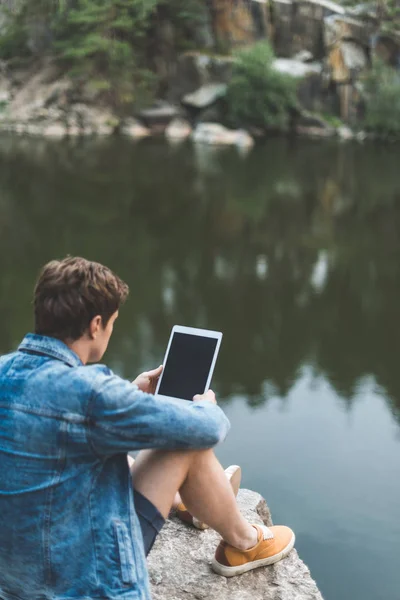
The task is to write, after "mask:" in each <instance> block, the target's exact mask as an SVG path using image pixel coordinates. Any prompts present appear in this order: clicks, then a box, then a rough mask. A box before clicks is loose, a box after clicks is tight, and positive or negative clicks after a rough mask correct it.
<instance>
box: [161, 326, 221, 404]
mask: <svg viewBox="0 0 400 600" xmlns="http://www.w3.org/2000/svg"><path fill="white" fill-rule="evenodd" d="M175 333H187V334H189V335H198V336H200V337H209V338H214V339H215V340H217V345H216V346H215V351H214V356H213V360H212V363H211V367H210V371H209V373H208V378H207V383H206V386H205V389H204V390H203V392H199V393H202V394H204V393H205V392H206V391H207V390H208V389H209V385H210V383H211V378H212V376H213V373H214V368H215V363H216V362H217V356H218V352H219V348H220V346H221V340H222V333H221V332H220V331H211V330H209V329H198V328H196V327H185V326H183V325H174V327H173V328H172V331H171V335H170V336H169V341H168V346H167V350H166V352H165V356H164V362H163V365H164V367H165V365H166V364H167V360H168V354H169V350H170V348H171V343H172V340H173V337H174V334H175ZM163 375H164V370H163V372H162V373H161V376H160V379H159V380H158V383H157V388H156V391H155V395H156V396H157V398H160V399H170V398H174V399H176V400H182V401H186V402H191V400H187V399H186V398H175V396H164V395H163V394H159V393H158V390H159V389H160V386H161V382H162V378H163Z"/></svg>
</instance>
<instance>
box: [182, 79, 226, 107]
mask: <svg viewBox="0 0 400 600" xmlns="http://www.w3.org/2000/svg"><path fill="white" fill-rule="evenodd" d="M227 87H228V86H227V85H226V84H225V83H208V84H206V85H203V86H201V87H200V88H199V89H198V90H196V91H195V92H193V93H191V94H186V95H185V96H184V97H183V99H182V102H183V104H186V105H187V106H193V107H194V108H206V107H207V106H210V105H211V104H214V102H216V101H217V100H218V98H221V97H222V96H225V94H226V90H227Z"/></svg>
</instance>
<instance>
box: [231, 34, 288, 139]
mask: <svg viewBox="0 0 400 600" xmlns="http://www.w3.org/2000/svg"><path fill="white" fill-rule="evenodd" d="M273 60H274V54H273V51H272V49H271V47H270V45H269V44H268V43H266V42H259V43H258V44H255V45H254V46H252V47H251V48H249V49H246V50H242V51H240V52H239V53H238V54H237V56H236V62H235V64H234V67H233V75H232V80H231V82H230V84H229V86H228V91H227V96H226V101H227V105H228V114H229V118H230V120H231V121H232V122H233V123H234V124H235V125H239V126H254V127H260V128H263V129H265V128H277V129H287V128H288V126H289V123H290V116H291V113H292V111H293V110H294V109H295V108H296V107H297V98H296V86H297V82H296V79H295V78H293V77H291V76H290V75H284V74H282V73H279V72H277V71H276V70H275V69H274V68H273Z"/></svg>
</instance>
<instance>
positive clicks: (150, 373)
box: [146, 365, 164, 379]
mask: <svg viewBox="0 0 400 600" xmlns="http://www.w3.org/2000/svg"><path fill="white" fill-rule="evenodd" d="M163 368H164V367H163V366H162V365H160V366H159V367H157V369H153V370H152V371H147V373H146V376H147V377H150V378H151V379H154V378H158V377H160V375H161V373H162V370H163Z"/></svg>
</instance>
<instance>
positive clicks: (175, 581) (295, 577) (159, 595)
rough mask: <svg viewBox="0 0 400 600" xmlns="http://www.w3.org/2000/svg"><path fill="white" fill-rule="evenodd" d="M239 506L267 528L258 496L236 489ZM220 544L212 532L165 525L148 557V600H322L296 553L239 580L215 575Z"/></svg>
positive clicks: (179, 524) (266, 513)
mask: <svg viewBox="0 0 400 600" xmlns="http://www.w3.org/2000/svg"><path fill="white" fill-rule="evenodd" d="M238 503H239V506H240V509H241V511H242V513H243V514H244V516H245V517H246V518H247V519H248V520H249V521H250V522H252V523H260V524H261V523H265V524H266V525H271V524H272V522H271V515H270V512H269V509H268V507H267V505H266V502H265V500H264V499H263V498H262V497H261V496H260V495H259V494H257V493H255V492H251V491H249V490H240V492H239V495H238ZM219 539H220V538H219V536H218V534H217V533H215V532H214V531H212V530H206V531H198V530H196V529H194V528H192V527H189V526H186V525H184V524H183V523H182V522H181V521H179V520H178V519H177V518H176V517H173V518H172V519H170V520H168V521H167V523H166V524H165V526H164V528H163V530H162V531H161V533H160V535H159V537H158V539H157V540H156V543H155V545H154V547H153V549H152V551H151V553H150V555H149V558H148V565H149V575H150V582H151V586H152V598H153V600H322V596H321V594H320V592H319V590H318V588H317V585H316V583H315V582H314V581H313V579H312V578H311V575H310V571H309V569H308V568H307V567H306V565H305V564H304V563H303V562H302V561H301V560H300V558H299V556H298V554H297V552H296V550H292V552H291V553H290V555H289V556H288V557H287V558H285V559H284V560H282V561H281V562H279V563H278V564H276V565H274V566H271V567H263V568H260V569H256V570H254V571H251V572H250V573H246V574H245V575H242V576H240V577H232V578H225V577H220V576H219V575H216V574H214V573H213V571H212V570H211V567H210V563H211V559H212V557H213V555H214V552H215V549H216V547H217V545H218V543H219Z"/></svg>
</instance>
